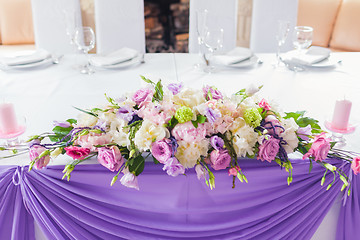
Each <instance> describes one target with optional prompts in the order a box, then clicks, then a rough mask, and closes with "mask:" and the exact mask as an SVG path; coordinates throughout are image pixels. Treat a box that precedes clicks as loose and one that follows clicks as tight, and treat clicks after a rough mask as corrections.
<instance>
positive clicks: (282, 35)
mask: <svg viewBox="0 0 360 240" xmlns="http://www.w3.org/2000/svg"><path fill="white" fill-rule="evenodd" d="M289 31H290V22H289V21H285V20H278V22H277V32H276V41H277V51H276V59H277V63H276V66H279V65H280V62H281V58H280V50H281V47H282V46H283V45H284V43H285V41H286V39H287V36H288V34H289Z"/></svg>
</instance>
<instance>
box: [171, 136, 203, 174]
mask: <svg viewBox="0 0 360 240" xmlns="http://www.w3.org/2000/svg"><path fill="white" fill-rule="evenodd" d="M177 143H178V144H179V147H178V148H177V152H176V154H175V157H176V158H177V159H178V160H179V162H180V163H181V164H182V165H183V166H184V167H185V168H192V167H194V166H195V164H196V163H197V160H199V159H200V156H206V155H207V151H208V149H209V141H208V140H207V139H203V140H201V141H199V142H196V143H195V142H190V143H189V142H185V141H178V142H177Z"/></svg>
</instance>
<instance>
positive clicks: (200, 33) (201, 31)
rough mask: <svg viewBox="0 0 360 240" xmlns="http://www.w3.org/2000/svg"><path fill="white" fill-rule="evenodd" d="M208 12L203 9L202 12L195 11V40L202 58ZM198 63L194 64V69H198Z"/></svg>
mask: <svg viewBox="0 0 360 240" xmlns="http://www.w3.org/2000/svg"><path fill="white" fill-rule="evenodd" d="M207 14H208V11H207V10H206V9H205V10H204V11H196V34H197V40H198V45H199V51H198V52H199V55H200V56H202V54H203V52H204V49H203V43H204V36H205V33H206V29H207V27H206V17H207ZM200 66H201V64H200V63H196V64H195V65H194V67H196V68H198V67H200Z"/></svg>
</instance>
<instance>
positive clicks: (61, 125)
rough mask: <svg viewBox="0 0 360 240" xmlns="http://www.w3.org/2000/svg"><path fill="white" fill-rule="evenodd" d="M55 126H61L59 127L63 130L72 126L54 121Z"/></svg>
mask: <svg viewBox="0 0 360 240" xmlns="http://www.w3.org/2000/svg"><path fill="white" fill-rule="evenodd" d="M53 124H54V126H59V127H63V128H68V127H70V126H71V124H70V123H69V122H58V121H54V122H53Z"/></svg>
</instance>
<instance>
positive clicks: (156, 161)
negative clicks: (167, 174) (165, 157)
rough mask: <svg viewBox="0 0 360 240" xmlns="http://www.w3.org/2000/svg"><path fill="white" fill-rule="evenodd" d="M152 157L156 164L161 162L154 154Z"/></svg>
mask: <svg viewBox="0 0 360 240" xmlns="http://www.w3.org/2000/svg"><path fill="white" fill-rule="evenodd" d="M152 157H153V161H154V163H155V164H159V163H160V162H159V161H158V160H157V159H156V158H155V157H154V156H152Z"/></svg>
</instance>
